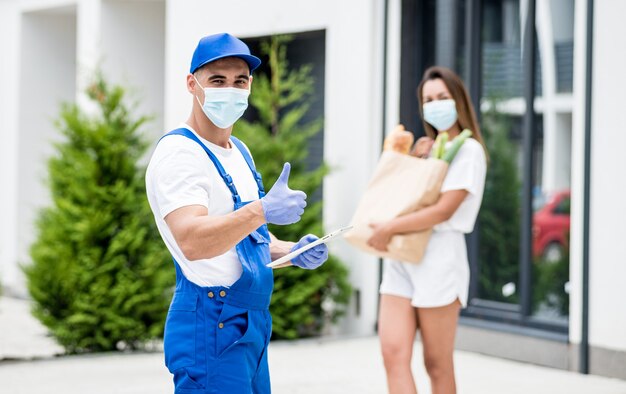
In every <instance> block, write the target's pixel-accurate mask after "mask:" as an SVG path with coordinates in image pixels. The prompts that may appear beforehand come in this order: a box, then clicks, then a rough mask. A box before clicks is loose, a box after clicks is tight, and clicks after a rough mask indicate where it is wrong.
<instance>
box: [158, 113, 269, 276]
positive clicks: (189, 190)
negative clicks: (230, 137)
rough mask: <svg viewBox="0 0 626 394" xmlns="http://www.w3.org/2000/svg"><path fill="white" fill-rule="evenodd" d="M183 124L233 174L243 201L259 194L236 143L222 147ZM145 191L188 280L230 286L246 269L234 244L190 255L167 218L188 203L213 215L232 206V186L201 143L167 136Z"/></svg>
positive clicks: (254, 197)
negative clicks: (200, 256) (210, 252)
mask: <svg viewBox="0 0 626 394" xmlns="http://www.w3.org/2000/svg"><path fill="white" fill-rule="evenodd" d="M180 127H182V128H187V129H189V130H191V131H192V132H193V133H194V134H195V135H196V136H198V138H199V139H200V141H202V143H203V144H204V145H205V146H206V147H207V148H208V149H209V150H210V151H211V152H212V153H213V154H214V155H215V156H216V157H217V159H218V160H219V162H220V163H221V164H222V167H224V170H226V173H228V174H229V175H230V176H231V177H232V179H233V183H234V184H235V187H236V188H237V191H238V192H239V195H240V196H241V201H253V200H258V199H259V193H258V187H257V184H256V181H255V180H254V177H253V175H252V171H251V170H250V168H249V167H248V164H247V163H246V160H245V159H244V157H243V155H242V154H241V152H240V151H239V149H238V148H237V147H236V146H235V145H234V144H233V143H232V142H231V143H230V148H228V149H226V148H222V147H220V146H218V145H215V144H212V143H211V142H209V141H207V140H205V139H203V138H202V137H200V136H199V135H198V133H196V132H195V131H194V130H193V129H192V128H191V127H189V126H188V125H186V124H183V125H181V126H180ZM246 149H247V147H246ZM146 192H147V194H148V201H149V202H150V208H152V213H153V214H154V218H155V220H156V223H157V227H158V229H159V232H160V233H161V237H162V238H163V241H164V242H165V244H166V245H167V248H168V249H169V251H170V253H171V254H172V256H173V257H174V258H175V259H176V261H177V262H178V264H179V265H180V268H181V270H182V272H183V274H184V275H185V277H186V278H187V279H188V280H190V281H191V282H193V283H195V284H197V285H199V286H230V285H232V284H233V283H235V282H236V281H237V279H239V277H240V276H241V272H242V268H241V263H240V261H239V257H238V256H237V251H236V250H235V248H234V247H233V248H232V249H230V250H229V251H228V252H226V253H224V254H223V255H220V256H217V257H213V258H210V259H202V260H194V261H190V260H187V259H186V258H185V256H184V255H183V253H182V251H181V250H180V248H179V247H178V244H177V243H176V241H175V239H174V236H173V235H172V233H171V231H170V229H169V227H168V226H167V223H166V222H165V217H166V216H167V215H168V214H169V213H171V212H172V211H174V210H176V209H178V208H181V207H184V206H189V205H202V206H204V207H206V208H207V209H208V215H209V216H223V215H226V214H229V213H231V212H233V211H234V205H233V198H232V194H231V192H230V190H229V189H228V187H227V186H226V184H225V183H224V181H223V180H222V177H221V176H220V175H219V172H218V171H217V169H216V168H215V165H214V164H213V162H212V161H211V159H209V156H208V155H207V153H206V152H205V151H204V149H202V147H201V146H200V145H198V143H197V142H195V141H193V140H191V139H189V138H187V137H184V136H181V135H171V136H167V137H165V138H163V139H162V140H161V141H160V142H159V143H158V144H157V146H156V148H155V150H154V153H153V154H152V158H151V159H150V163H149V164H148V168H147V171H146Z"/></svg>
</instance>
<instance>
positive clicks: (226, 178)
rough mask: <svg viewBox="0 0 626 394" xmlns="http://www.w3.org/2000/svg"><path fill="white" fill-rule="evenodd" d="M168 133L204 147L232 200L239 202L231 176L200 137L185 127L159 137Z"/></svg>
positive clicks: (239, 198)
mask: <svg viewBox="0 0 626 394" xmlns="http://www.w3.org/2000/svg"><path fill="white" fill-rule="evenodd" d="M168 135H182V136H183V137H187V138H189V139H190V140H192V141H195V142H196V143H198V145H200V146H201V147H202V149H204V151H205V152H206V154H207V155H208V156H209V159H211V161H212V162H213V164H214V165H215V168H216V169H217V172H218V173H219V174H220V176H221V177H222V179H223V180H224V183H226V186H227V187H228V189H229V190H230V193H231V194H232V196H233V201H234V202H235V204H240V203H241V197H239V193H238V192H237V188H236V187H235V184H234V183H233V178H231V177H230V175H228V173H227V172H226V170H224V167H222V164H221V163H220V161H219V160H218V159H217V157H215V155H214V154H213V152H211V151H210V150H209V148H207V147H206V146H205V145H204V144H203V143H202V141H200V139H199V138H198V137H197V136H196V135H195V134H194V133H193V132H191V130H189V129H185V128H179V129H176V130H172V131H170V132H169V133H167V134H165V135H164V136H163V137H161V139H163V138H165V137H167V136H168ZM161 139H159V141H160V140H161ZM244 157H245V156H244Z"/></svg>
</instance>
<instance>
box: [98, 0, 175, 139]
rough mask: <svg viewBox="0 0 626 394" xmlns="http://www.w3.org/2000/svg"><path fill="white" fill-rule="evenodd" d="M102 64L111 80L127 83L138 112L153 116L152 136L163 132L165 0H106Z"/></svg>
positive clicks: (148, 126)
mask: <svg viewBox="0 0 626 394" xmlns="http://www.w3.org/2000/svg"><path fill="white" fill-rule="evenodd" d="M101 12H102V14H101V33H100V34H101V42H102V45H101V51H102V52H101V62H102V63H101V67H102V70H103V72H104V75H105V77H107V78H108V80H109V82H110V83H115V84H121V85H122V86H125V87H127V92H128V98H129V99H130V100H132V101H136V102H138V106H137V108H136V111H135V114H136V115H135V116H146V115H147V116H153V117H154V120H152V121H150V122H149V123H148V124H146V125H145V127H144V129H145V130H147V131H148V133H149V136H150V138H151V140H156V139H157V137H158V136H160V135H161V134H162V133H163V105H164V87H163V81H164V77H165V75H164V73H165V65H164V62H165V1H119V0H115V1H103V2H102V5H101Z"/></svg>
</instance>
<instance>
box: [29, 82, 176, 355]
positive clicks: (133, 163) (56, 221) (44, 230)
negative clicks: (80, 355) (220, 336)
mask: <svg viewBox="0 0 626 394" xmlns="http://www.w3.org/2000/svg"><path fill="white" fill-rule="evenodd" d="M86 93H87V95H88V97H89V98H90V99H91V100H92V101H93V102H94V103H95V104H96V106H97V108H98V111H97V112H98V113H97V114H87V113H85V112H84V111H83V110H82V109H81V108H79V107H78V106H77V105H76V104H65V105H64V106H63V108H62V110H61V115H60V119H59V120H58V121H57V127H58V129H59V130H60V131H61V133H62V135H63V136H64V140H63V142H61V143H58V144H56V154H55V155H54V156H53V157H52V158H50V160H49V162H48V169H49V186H50V188H51V197H52V205H51V206H50V207H48V208H45V209H43V210H42V211H41V213H40V215H39V218H38V222H37V227H38V238H37V240H36V241H35V243H34V244H33V245H32V247H31V257H32V264H31V265H29V266H27V267H26V268H25V273H26V276H27V280H28V289H29V291H30V294H31V296H32V298H33V300H34V309H33V314H34V315H35V316H36V317H37V318H38V319H39V320H40V321H41V322H42V323H43V324H44V325H46V326H47V327H48V328H49V329H50V331H51V333H52V335H53V336H54V337H55V338H56V339H57V340H58V342H59V343H60V344H61V345H63V346H64V347H65V349H66V351H67V352H69V353H76V352H85V351H107V350H115V349H119V348H120V347H124V348H131V349H132V348H137V347H138V346H141V345H142V343H143V342H144V341H146V340H148V339H151V338H156V337H160V336H161V335H162V331H163V325H164V319H165V315H166V312H167V307H168V302H169V299H170V296H171V288H172V286H173V283H174V278H173V275H172V272H173V270H172V267H171V264H172V263H171V260H170V259H169V256H168V253H167V250H166V249H165V248H163V245H162V243H161V240H160V237H159V234H158V231H157V229H156V226H155V225H154V220H153V218H152V214H151V212H150V208H149V206H148V203H147V201H146V197H145V187H144V180H143V174H144V168H142V167H140V166H139V165H138V160H139V159H140V158H141V157H142V155H143V154H144V153H145V151H146V148H147V144H146V142H145V141H144V140H143V139H142V136H141V135H140V134H139V130H138V129H139V128H140V127H141V126H142V125H144V123H145V122H146V121H147V120H148V119H147V118H146V117H139V118H137V117H133V116H131V109H130V108H129V107H128V106H127V105H126V104H125V103H124V89H123V88H122V87H119V86H114V87H112V86H109V85H108V84H107V83H106V82H105V81H104V79H103V78H102V76H100V75H98V77H97V78H96V79H95V82H94V83H93V84H91V85H90V86H89V88H88V89H87V92H86Z"/></svg>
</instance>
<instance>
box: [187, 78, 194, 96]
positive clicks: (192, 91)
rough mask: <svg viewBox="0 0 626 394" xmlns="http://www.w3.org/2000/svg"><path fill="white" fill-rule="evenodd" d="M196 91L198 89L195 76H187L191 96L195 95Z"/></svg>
mask: <svg viewBox="0 0 626 394" xmlns="http://www.w3.org/2000/svg"><path fill="white" fill-rule="evenodd" d="M195 89H196V80H195V78H194V77H193V74H187V91H188V92H189V93H191V94H194V93H195Z"/></svg>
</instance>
